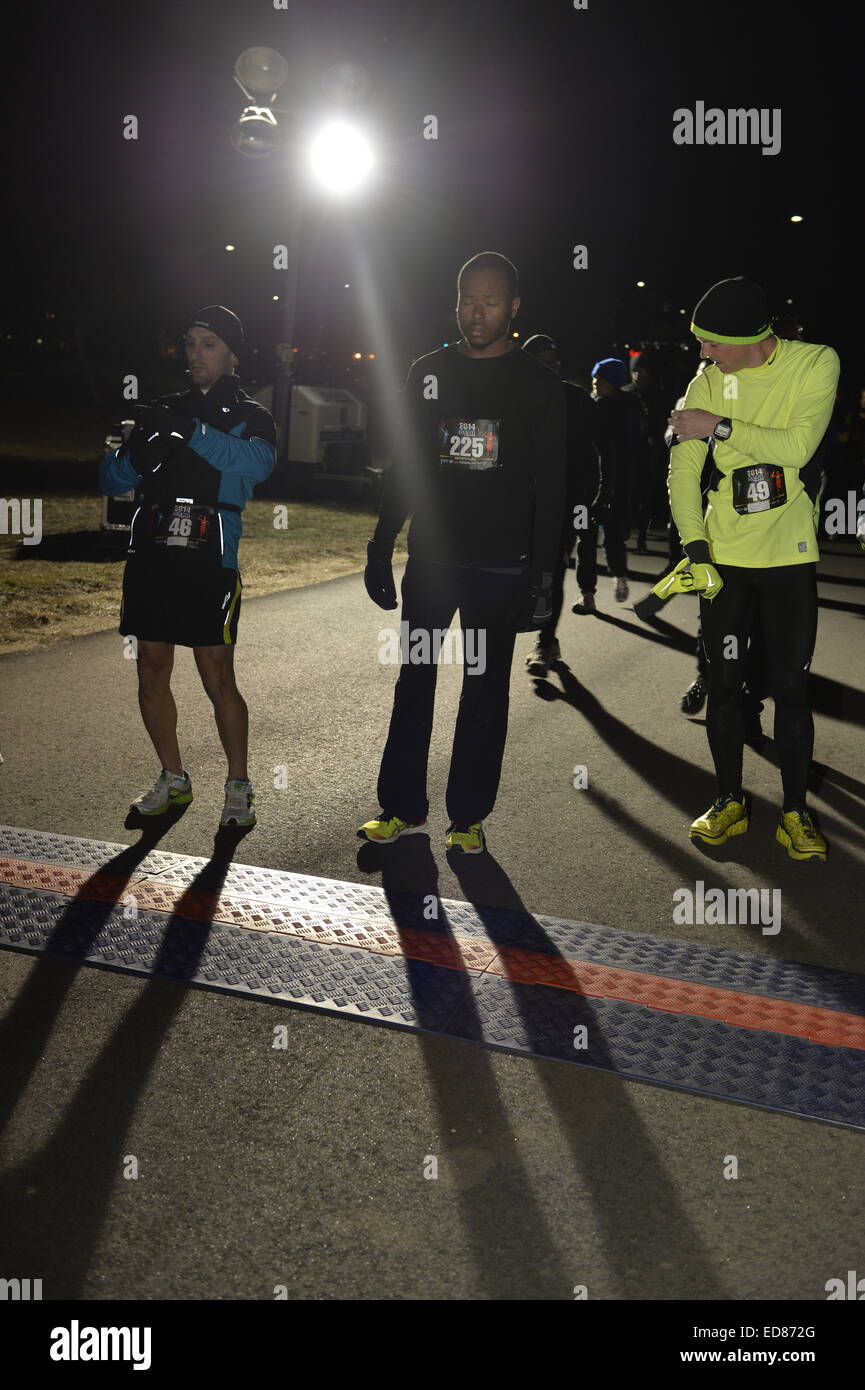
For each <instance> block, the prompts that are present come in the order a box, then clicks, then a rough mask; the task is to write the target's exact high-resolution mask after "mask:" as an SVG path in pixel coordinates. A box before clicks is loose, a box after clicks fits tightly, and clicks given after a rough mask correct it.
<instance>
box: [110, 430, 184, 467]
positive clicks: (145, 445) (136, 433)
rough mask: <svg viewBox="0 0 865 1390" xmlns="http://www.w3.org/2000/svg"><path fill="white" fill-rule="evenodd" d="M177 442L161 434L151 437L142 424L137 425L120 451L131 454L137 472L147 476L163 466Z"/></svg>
mask: <svg viewBox="0 0 865 1390" xmlns="http://www.w3.org/2000/svg"><path fill="white" fill-rule="evenodd" d="M176 444H177V440H176V439H174V440H173V439H162V438H161V437H160V436H159V435H153V436H152V437H151V436H150V435H149V434H148V431H147V430H146V429H145V428H144V427H143V426H142V425H136V426H135V429H134V430H132V431H131V432H130V435H129V438H128V439H127V441H126V443H125V444H124V446H123V448H122V449H121V450H120V452H121V454H123V453H126V454H128V455H129V458H130V461H131V463H132V467H133V468H134V469H135V471H136V473H137V474H138V475H139V477H142V478H145V477H147V476H148V474H150V473H154V472H155V471H156V469H157V468H159V467H161V465H162V464H163V463H164V462H165V460H166V459H167V458H168V456H169V454H170V453H171V452H172V450H173V449H174V447H175V445H176Z"/></svg>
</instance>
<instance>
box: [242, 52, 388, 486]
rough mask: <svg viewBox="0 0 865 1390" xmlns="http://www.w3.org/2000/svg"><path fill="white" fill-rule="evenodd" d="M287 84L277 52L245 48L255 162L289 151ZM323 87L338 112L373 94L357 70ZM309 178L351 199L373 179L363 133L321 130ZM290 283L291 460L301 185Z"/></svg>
mask: <svg viewBox="0 0 865 1390" xmlns="http://www.w3.org/2000/svg"><path fill="white" fill-rule="evenodd" d="M287 79H288V65H287V64H286V62H285V59H284V58H283V57H282V56H281V55H280V54H279V53H277V52H275V51H274V49H272V48H247V49H245V50H244V51H243V53H241V55H240V57H239V58H238V59H237V62H236V63H235V65H234V80H235V82H236V83H237V85H238V87H240V89H241V91H242V92H243V94H244V96H245V97H246V98H247V100H248V101H249V102H250V105H249V106H248V107H246V109H245V110H244V111H243V114H242V115H241V117H240V119H239V121H238V122H237V125H236V126H235V128H234V131H233V133H232V137H231V143H232V145H233V147H234V148H235V149H236V150H237V151H238V152H239V153H240V154H245V155H251V156H258V157H260V156H263V155H268V154H271V153H272V152H273V151H274V150H276V149H278V148H280V147H283V148H284V147H285V144H286V141H285V139H284V132H283V131H281V130H280V127H279V123H278V122H277V119H276V116H275V115H274V111H276V113H277V114H278V115H288V116H293V117H294V118H295V119H296V120H297V119H298V118H297V113H296V112H294V111H289V110H288V109H287V108H285V107H277V106H275V102H276V98H277V96H278V95H279V92H280V91H281V89H282V88H283V87H284V85H285V83H286V81H287ZM323 86H324V89H325V92H326V93H327V95H328V97H329V99H330V101H331V102H333V103H334V104H339V105H343V106H344V105H348V104H350V103H353V102H356V101H358V100H360V99H362V98H363V97H364V96H365V95H366V93H367V91H368V90H369V78H368V76H367V74H366V72H365V71H364V69H363V68H361V67H360V66H359V65H358V64H356V63H338V64H336V65H335V66H334V67H332V68H329V69H328V71H327V72H326V73H325V74H324V79H323ZM306 153H307V158H308V167H309V172H310V173H311V174H312V175H313V176H314V177H315V178H316V179H317V180H318V181H319V182H320V183H321V184H322V185H323V186H324V187H326V188H327V189H329V190H330V192H331V193H334V194H340V193H348V192H351V191H352V190H353V189H354V188H355V187H357V186H358V185H359V184H360V183H361V182H362V181H363V179H364V178H365V177H366V176H367V175H368V173H369V170H370V168H371V165H372V153H371V151H370V148H369V146H368V144H367V143H366V141H365V140H364V137H363V136H362V135H361V134H360V132H359V131H357V130H355V129H354V128H353V127H351V126H349V125H347V124H346V123H345V122H344V121H335V120H333V121H331V122H330V123H329V124H328V125H326V126H324V127H323V129H321V130H320V131H319V132H318V133H317V135H316V136H315V138H314V139H312V140H311V141H310V142H309V144H308V148H307V151H306ZM287 182H288V190H287V194H288V196H287V207H286V237H285V248H286V264H285V270H286V277H285V285H286V288H285V293H284V296H283V308H282V341H281V342H280V343H279V345H278V347H277V350H276V364H275V375H274V383H273V416H274V420H275V423H276V429H277V439H278V442H279V455H280V459H281V460H287V459H288V458H289V437H288V436H289V415H290V404H291V384H292V378H293V376H294V329H295V325H294V320H295V315H296V310H297V281H298V273H299V257H300V230H301V218H302V200H303V180H302V178H299V177H295V176H291V177H289V179H288V180H287Z"/></svg>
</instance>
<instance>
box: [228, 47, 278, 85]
mask: <svg viewBox="0 0 865 1390" xmlns="http://www.w3.org/2000/svg"><path fill="white" fill-rule="evenodd" d="M234 75H235V77H236V78H237V80H238V82H239V83H240V85H241V86H242V87H243V88H244V90H246V91H248V92H254V93H255V95H256V96H261V97H264V96H266V97H272V96H275V95H276V93H277V92H278V91H279V89H280V87H282V86H283V85H284V83H285V79H286V78H287V76H288V64H287V63H286V61H285V59H284V58H283V57H282V55H281V54H279V53H277V52H276V51H275V49H273V48H245V49H244V50H243V52H242V53H241V55H240V57H239V58H238V60H237V62H236V63H235V65H234Z"/></svg>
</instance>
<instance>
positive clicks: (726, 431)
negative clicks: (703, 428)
mask: <svg viewBox="0 0 865 1390" xmlns="http://www.w3.org/2000/svg"><path fill="white" fill-rule="evenodd" d="M732 433H733V421H732V420H731V419H730V417H729V416H728V415H725V416H724V419H723V420H719V421H718V423H717V425H716V426H715V428H714V429H713V430H712V434H713V435H714V436H715V438H716V439H729V438H730V435H731V434H732Z"/></svg>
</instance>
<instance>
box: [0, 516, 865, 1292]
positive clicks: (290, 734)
mask: <svg viewBox="0 0 865 1390" xmlns="http://www.w3.org/2000/svg"><path fill="white" fill-rule="evenodd" d="M655 552H656V553H655V554H653V555H652V556H651V557H648V558H641V557H636V556H633V555H632V556H631V557H630V563H631V566H632V570H633V571H634V578H633V580H632V593H631V600H630V601H629V604H626V605H616V604H615V603H614V602H613V599H612V584H611V581H609V580H607V579H602V580H601V586H600V592H599V607H600V609H601V612H600V614H599V615H598V616H597V617H595V618H588V617H577V616H574V615H572V614H571V612H570V603H571V602H572V601H573V599H574V597H575V593H574V591H573V575H572V574H571V575H570V576H569V578H568V592H567V604H566V609H565V613H564V615H563V618H562V623H561V628H560V640H561V645H562V652H563V657H564V660H565V662H566V663H567V666H568V668H569V671H565V672H563V673H562V674H561V675H552V676H551V677H550V679H549V680H547V681H541V682H538V681H533V680H532V679H531V678H530V677H528V676H527V674H526V673H525V670H524V668H523V660H524V657H525V655H526V653H527V652H528V650H529V648H530V646H531V641H532V639H531V638H530V637H529V636H528V635H525V636H521V637H520V638H519V639H518V646H517V657H516V660H515V664H514V672H513V678H512V690H511V721H510V731H509V738H508V747H507V750H506V754H505V764H504V770H503V777H502V784H501V790H500V795H499V799H498V803H497V806H496V809H495V812H494V814H493V815H492V816H491V817H490V818H489V820H488V822H487V825H486V829H487V834H488V844H489V848H490V851H491V858H490V859H489V860H488V861H486V860H483V859H478V860H474V861H472V865H471V867H470V868H468V869H466V870H464V871H463V872H462V873H461V878H462V880H463V881H462V882H460V879H458V878H457V877H456V875H455V874H454V873H453V872H452V870H451V868H450V867H449V866H448V863H447V861H446V859H445V853H444V832H445V828H446V824H447V819H446V814H445V809H444V788H445V783H446V779H447V769H448V762H449V756H450V738H451V734H452V729H453V721H454V717H455V711H456V703H457V699H458V695H459V681H460V676H461V671H460V668H459V667H456V666H444V667H442V669H441V671H440V674H439V695H438V701H437V710H436V725H435V731H434V735H433V743H432V749H431V758H430V797H431V803H432V809H431V812H430V831H431V841H430V843H431V847H432V853H433V856H434V859H435V863H436V867H437V881H435V877H434V875H433V874H432V872H431V873H430V883H429V886H427V885H424V886H423V888H420V887H419V885H418V884H417V882H416V881H414V880H412V879H411V878H409V880H408V881H407V882H406V883H405V884H403V885H401V880H400V875H401V872H402V870H401V859H400V852H401V849H402V847H401V846H397V847H395V849H394V850H393V851H392V853H393V854H394V855H395V858H394V860H393V861H392V862H391V863H390V865H389V868H388V874H389V881H390V883H391V885H395V886H407V887H410V888H412V889H413V890H414V891H434V892H438V894H439V895H440V896H441V897H442V898H460V899H465V898H471V899H472V900H474V901H478V902H491V903H495V902H498V903H501V904H505V905H511V906H513V905H514V904H516V903H518V902H521V903H522V904H524V905H525V907H526V908H527V909H528V910H529V911H531V912H534V913H546V914H551V915H555V916H560V917H565V918H569V919H572V920H581V921H588V922H595V923H600V924H605V925H607V926H610V927H617V928H622V929H627V930H630V931H636V932H646V933H651V934H654V935H658V936H663V937H667V938H680V939H684V940H689V941H693V942H697V943H701V944H704V945H707V946H711V945H716V946H722V947H725V948H729V949H732V950H737V951H746V952H754V953H759V954H764V955H770V956H777V957H780V958H783V959H787V960H793V961H800V962H806V963H814V964H819V965H826V966H831V967H834V968H841V969H846V970H854V971H859V972H863V973H865V944H863V939H862V931H861V927H862V911H861V885H862V869H863V859H865V829H863V816H862V811H863V801H865V772H863V761H865V758H863V746H865V744H863V732H862V731H863V725H865V673H863V664H862V657H861V650H862V645H861V644H862V619H863V616H865V566H863V559H862V555H861V552H860V551H858V549H854V548H851V547H849V546H848V547H832V549H831V553H830V555H829V557H828V558H827V559H825V560H824V562H823V564H822V566H821V570H820V576H821V582H820V596H821V605H822V606H821V614H820V629H819V635H818V642H817V651H816V655H815V659H814V663H813V671H814V682H813V685H814V707H815V711H816V726H817V737H816V747H815V769H814V778H813V782H814V787H813V792H812V800H813V805H814V806H815V808H816V809H817V811H818V813H819V815H820V817H821V823H822V826H823V828H824V831H825V833H826V835H827V838H828V840H829V842H830V845H831V847H832V852H831V855H830V859H829V862H828V863H827V864H822V865H821V864H816V863H804V864H796V863H794V862H793V861H791V860H790V859H789V858H788V857H787V855H786V854H785V853H784V851H783V850H782V849H781V847H780V846H779V845H777V844H776V842H775V839H774V829H775V823H776V818H777V812H778V808H779V805H780V777H779V773H778V769H777V766H776V762H775V758H774V753H773V745H772V742H771V739H770V740H769V741H768V742H767V745H766V748H765V750H764V752H763V753H762V754H757V753H754V752H752V751H751V750H746V754H745V782H746V788H747V789H748V790H749V791H750V792H751V794H752V797H753V807H754V809H753V814H752V821H751V829H750V832H749V833H748V835H747V836H744V837H740V838H738V839H736V840H733V841H731V842H730V844H729V846H727V847H725V848H724V849H722V850H720V851H717V852H714V853H710V852H708V851H707V852H706V853H705V854H703V853H701V852H700V851H699V850H698V849H696V848H695V847H694V846H692V845H691V844H690V842H689V840H688V836H687V828H688V824H689V822H690V821H691V820H692V819H693V817H694V816H695V815H696V814H698V813H699V812H700V811H702V810H704V809H705V808H706V806H707V805H708V804H709V803H710V801H711V800H712V796H713V791H714V779H713V777H712V775H711V771H710V761H709V755H708V749H707V745H706V736H705V727H704V723H703V718H702V716H701V717H699V718H697V719H694V720H688V719H686V718H684V717H683V716H682V714H681V713H680V711H679V708H678V705H679V698H680V696H681V694H682V692H683V690H684V689H685V687H686V686H687V685H688V684H689V683H690V680H691V678H692V671H693V657H692V656H691V654H690V648H691V645H692V636H693V631H694V628H695V624H696V604H695V603H694V601H692V600H690V599H688V598H685V597H683V598H680V599H677V600H676V601H675V602H674V603H673V604H671V605H668V607H667V608H666V609H665V610H664V612H663V614H662V615H661V619H662V621H661V623H660V624H659V625H658V626H657V627H655V628H652V627H649V626H647V625H645V624H642V623H640V622H639V620H638V619H637V618H636V617H635V615H634V613H633V611H632V610H631V608H630V603H631V602H633V600H634V599H635V598H639V597H641V596H642V595H643V594H644V593H645V592H646V589H647V586H648V584H649V583H650V582H653V581H654V578H655V577H656V576H657V575H659V574H660V573H662V572H663V570H664V568H665V564H664V558H663V556H662V553H661V546H660V544H659V543H656V544H655ZM398 617H399V614H398V613H396V614H383V613H381V612H380V610H378V609H376V608H374V607H373V606H372V605H371V604H370V602H369V600H368V599H367V597H366V594H365V592H364V589H363V586H362V583H361V580H360V576H359V575H356V576H349V577H347V578H343V579H339V580H334V581H331V582H328V583H325V584H321V585H317V586H314V587H311V588H308V589H302V590H292V591H290V592H286V593H283V594H274V595H270V596H268V597H266V598H260V599H255V600H250V601H248V602H246V603H245V604H244V608H243V614H242V617H241V624H240V642H239V646H238V653H237V667H238V672H239V681H240V685H241V689H242V690H243V692H244V694H245V696H246V698H247V701H248V703H249V705H250V710H251V719H252V759H251V776H252V777H253V780H254V782H255V784H256V789H257V793H258V811H259V824H258V826H257V827H256V828H255V829H254V831H253V832H252V833H251V834H249V835H248V836H247V837H246V838H245V839H244V840H243V841H242V842H241V843H240V845H239V847H238V850H237V853H236V855H235V858H236V860H238V861H239V862H244V863H250V864H259V865H265V866H269V867H273V868H280V869H288V870H292V871H296V872H300V873H306V874H314V875H320V876H323V877H327V878H332V879H339V880H349V881H354V882H370V881H372V882H374V883H379V882H380V881H381V879H380V875H379V873H378V872H376V871H375V870H374V869H373V868H371V867H370V866H369V865H368V864H367V863H366V862H365V856H364V854H363V853H362V852H361V854H360V860H359V856H358V851H359V849H360V842H359V841H358V840H357V839H356V837H355V830H356V827H357V826H358V825H359V824H360V823H361V822H362V821H363V820H365V819H367V818H368V817H369V816H370V815H372V814H374V812H375V811H376V809H377V802H376V797H375V783H376V775H377V769H378V759H379V756H380V753H381V749H382V747H383V743H384V738H385V735H386V731H387V724H388V719H389V714H390V705H391V698H392V686H393V682H394V679H395V675H396V668H395V667H393V666H391V665H387V664H383V663H381V662H380V661H379V659H378V653H379V647H380V642H379V632H380V630H381V629H382V628H384V627H387V626H390V625H393V624H394V621H395V619H396V620H398ZM0 683H2V696H0V699H2V750H3V754H4V757H5V762H4V764H3V766H2V768H0V778H2V781H0V788H2V811H0V821H2V822H3V823H5V824H9V825H17V826H22V827H29V828H31V829H39V830H47V831H53V832H57V833H66V834H71V835H78V836H82V837H86V838H88V839H104V840H108V841H112V842H118V843H124V844H134V843H135V842H136V840H137V839H138V835H137V832H135V831H134V830H128V829H126V828H125V827H124V819H125V816H126V808H127V806H128V803H129V801H130V800H131V798H132V797H133V796H134V795H136V794H137V793H138V792H139V791H142V790H144V789H145V788H146V787H148V786H149V785H151V784H152V782H153V780H154V778H155V776H156V774H157V772H158V768H157V767H156V766H155V764H154V758H153V753H152V750H151V749H150V746H149V743H148V740H147V738H146V735H145V733H144V730H143V727H142V725H141V723H140V719H139V716H138V710H137V704H136V699H135V666H134V662H132V661H130V660H127V659H125V658H124V656H123V641H122V639H121V638H120V636H119V635H118V634H117V633H116V632H105V633H98V634H95V635H92V636H89V637H83V638H77V639H74V640H70V641H65V642H61V643H58V644H56V645H55V646H53V647H51V648H48V649H45V650H42V651H38V652H34V653H26V654H13V655H10V656H6V657H3V658H2V659H0ZM174 689H175V695H176V698H177V702H178V706H179V709H180V732H181V747H182V750H183V753H184V760H185V763H186V765H187V766H188V767H189V769H190V771H191V773H192V777H193V784H194V788H195V800H194V802H193V803H192V805H191V806H190V807H189V809H188V811H187V813H186V814H185V815H184V816H183V817H182V818H181V819H180V820H179V821H178V822H177V823H176V824H175V825H174V826H173V827H171V829H170V831H169V832H168V833H167V834H166V836H165V837H164V838H163V839H162V840H161V841H160V846H159V847H160V848H163V849H167V850H171V851H174V852H177V853H185V854H192V855H208V854H209V853H210V851H211V849H212V846H213V837H214V833H215V830H216V826H217V823H218V818H219V812H220V809H221V804H222V797H221V787H222V782H223V779H224V776H225V772H224V762H223V759H222V753H221V748H220V746H219V743H218V739H217V736H216V731H215V727H214V725H213V721H212V717H211V713H210V706H209V704H208V702H207V700H206V697H205V696H204V694H203V691H202V690H201V688H200V686H199V685H198V682H197V676H196V673H195V670H194V666H193V663H192V659H191V653H188V652H186V651H180V652H179V654H178V659H177V665H176V672H175V678H174ZM771 709H772V706H771V703H770V704H769V705H768V706H767V712H766V715H764V727H766V728H767V729H768V731H769V732H770V733H771V727H770V718H769V717H770V715H771ZM578 765H581V766H585V768H586V769H587V777H588V786H587V787H586V788H581V789H577V788H575V786H574V776H573V774H574V768H575V767H576V766H578ZM281 769H287V775H285V774H283V773H282V772H281ZM282 782H286V783H287V785H286V786H285V787H284V788H281V787H280V786H279V784H280V783H282ZM275 783H276V784H277V785H275ZM405 862H406V863H407V864H408V863H409V862H411V861H410V860H406V861H405ZM697 879H703V880H704V881H705V882H706V884H707V886H708V885H710V884H711V885H712V886H718V887H722V888H726V887H760V888H769V889H775V888H777V889H780V890H781V895H782V925H781V930H780V932H778V933H777V934H776V935H764V934H763V933H761V931H760V929H759V927H758V926H752V925H742V926H736V925H727V926H706V925H702V926H701V925H693V926H689V925H677V924H676V923H675V922H674V920H673V894H674V892H675V891H676V890H677V889H679V888H681V887H685V886H691V887H693V885H694V883H695V880H697ZM0 1007H2V1009H3V1016H2V1019H0V1044H2V1050H3V1056H4V1067H3V1072H2V1079H0V1094H2V1097H3V1100H2V1107H3V1114H4V1115H5V1116H7V1117H8V1123H7V1127H6V1130H5V1134H4V1136H3V1140H2V1151H0V1159H2V1171H0V1203H2V1206H3V1208H4V1209H5V1211H6V1217H5V1221H4V1233H3V1239H2V1264H3V1266H4V1268H3V1269H2V1270H0V1274H2V1273H5V1274H6V1275H9V1274H17V1275H19V1276H21V1277H24V1276H27V1275H29V1276H30V1277H34V1278H36V1277H41V1278H43V1280H44V1297H45V1298H46V1299H49V1298H58V1299H65V1298H78V1299H111V1298H120V1299H135V1300H137V1299H144V1300H150V1299H179V1300H184V1299H195V1298H201V1299H207V1300H218V1299H264V1300H267V1299H272V1298H273V1297H274V1292H273V1291H274V1287H275V1286H277V1285H285V1286H286V1288H287V1290H288V1296H289V1298H315V1299H328V1300H330V1299H342V1298H352V1299H370V1298H386V1299H400V1300H405V1299H472V1300H478V1299H481V1300H483V1299H518V1300H538V1299H572V1298H573V1289H574V1287H575V1286H576V1285H579V1284H583V1285H586V1287H587V1290H588V1296H589V1298H591V1299H628V1300H646V1299H653V1300H674V1299H688V1300H704V1299H713V1298H720V1299H729V1300H751V1299H766V1298H768V1299H796V1300H824V1299H825V1297H826V1294H825V1284H826V1281H827V1280H828V1279H830V1278H834V1277H836V1276H840V1277H842V1278H843V1277H845V1275H846V1271H847V1270H849V1269H858V1270H860V1271H863V1272H865V1234H863V1232H865V1224H863V1210H865V1165H863V1161H862V1160H863V1143H865V1136H863V1134H861V1133H859V1132H855V1131H850V1130H846V1129H843V1128H840V1127H837V1126H832V1125H826V1124H821V1123H819V1122H816V1121H810V1120H804V1119H797V1118H793V1117H790V1116H784V1115H780V1114H775V1113H769V1112H765V1111H761V1110H757V1109H754V1108H750V1107H746V1106H742V1105H736V1104H733V1103H728V1102H724V1101H718V1100H714V1099H709V1098H706V1097H701V1096H696V1095H692V1094H687V1093H683V1092H679V1091H673V1090H669V1089H666V1088H664V1087H661V1086H651V1085H646V1084H641V1083H636V1082H627V1081H622V1080H620V1079H618V1078H616V1077H614V1076H612V1075H609V1074H605V1073H600V1072H593V1071H590V1070H588V1069H585V1068H581V1067H579V1066H575V1065H564V1064H561V1063H557V1062H546V1061H540V1062H537V1061H534V1060H531V1059H527V1058H525V1057H519V1056H515V1055H510V1054H506V1053H501V1052H496V1051H492V1050H489V1049H486V1048H484V1047H480V1046H477V1045H473V1044H466V1043H461V1042H459V1041H456V1040H450V1039H445V1038H441V1037H435V1036H431V1035H425V1034H422V1033H409V1032H403V1031H399V1030H395V1029H391V1028H388V1027H385V1026H381V1025H374V1024H369V1023H363V1022H355V1021H353V1020H351V1019H346V1018H344V1017H339V1018H337V1017H332V1016H328V1015H324V1014H317V1013H315V1012H312V1011H308V1010H304V1009H300V1008H290V1007H285V1006H276V1005H269V1004H267V1003H263V1002H261V1003H260V1002H257V1001H250V1000H248V999H242V998H239V997H237V996H231V995H225V994H214V993H209V992H206V991H204V990H199V989H194V988H184V987H183V986H182V985H179V984H175V983H172V982H170V981H165V980H157V979H150V980H147V979H138V978H135V977H132V976H129V975H120V974H113V973H111V972H110V971H107V970H97V969H94V968H92V967H88V966H80V965H79V966H76V965H74V964H69V963H67V962H65V961H62V960H58V959H51V958H47V957H45V958H31V957H27V956H23V955H16V954H13V953H11V952H2V953H0ZM276 1022H279V1023H285V1024H286V1025H287V1027H288V1046H287V1048H286V1049H285V1050H274V1049H273V1048H272V1046H271V1042H272V1037H273V1031H272V1030H273V1026H274V1024H275V1023H276ZM129 1155H134V1156H135V1157H136V1158H137V1160H138V1171H139V1176H138V1178H137V1179H135V1180H129V1179H127V1178H124V1176H123V1173H124V1165H125V1161H126V1159H127V1156H129ZM428 1155H436V1156H437V1158H438V1160H439V1177H438V1179H437V1180H436V1181H428V1180H425V1179H424V1176H423V1168H424V1161H425V1158H426V1156H428ZM729 1155H735V1156H736V1157H737V1159H738V1171H739V1177H738V1179H737V1180H735V1181H731V1180H729V1179H725V1178H724V1176H723V1173H724V1166H725V1161H726V1160H727V1156H729ZM127 1166H128V1165H127Z"/></svg>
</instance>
